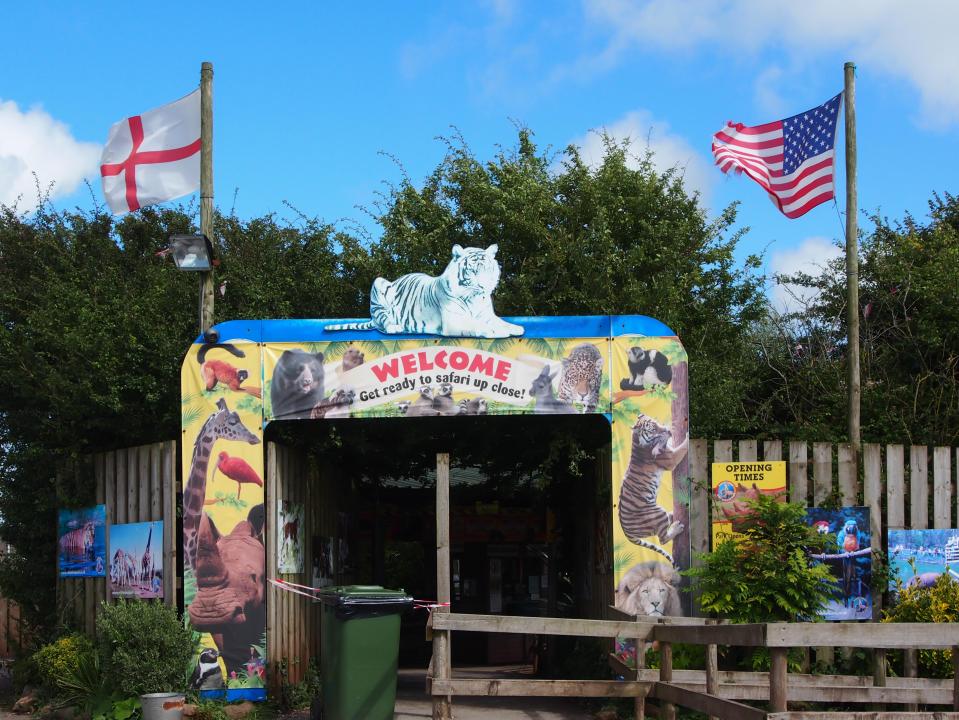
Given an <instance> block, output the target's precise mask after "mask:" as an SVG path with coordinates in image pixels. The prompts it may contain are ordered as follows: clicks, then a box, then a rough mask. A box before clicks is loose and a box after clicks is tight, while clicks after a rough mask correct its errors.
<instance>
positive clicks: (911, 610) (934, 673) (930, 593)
mask: <svg viewBox="0 0 959 720" xmlns="http://www.w3.org/2000/svg"><path fill="white" fill-rule="evenodd" d="M882 621H883V622H893V623H894V622H948V623H953V622H959V582H956V581H955V580H953V579H952V577H951V576H950V575H948V574H947V573H943V574H942V575H940V576H939V578H938V579H937V580H936V582H935V583H934V584H933V585H930V586H928V587H922V586H920V585H912V586H909V587H901V586H900V588H899V598H898V600H897V601H896V603H895V605H893V606H892V607H891V608H889V609H888V610H885V611H884V612H883V618H882ZM919 675H920V676H922V677H935V678H951V677H952V651H951V650H920V651H919Z"/></svg>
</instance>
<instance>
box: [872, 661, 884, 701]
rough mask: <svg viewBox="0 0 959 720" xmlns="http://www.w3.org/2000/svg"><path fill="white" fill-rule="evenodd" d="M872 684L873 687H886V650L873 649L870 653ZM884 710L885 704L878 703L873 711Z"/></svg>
mask: <svg viewBox="0 0 959 720" xmlns="http://www.w3.org/2000/svg"><path fill="white" fill-rule="evenodd" d="M872 684H873V686H874V687H886V649H885V648H875V649H874V650H873V651H872ZM885 709H886V705H885V703H878V704H877V705H876V706H875V707H874V708H873V710H877V711H882V710H885Z"/></svg>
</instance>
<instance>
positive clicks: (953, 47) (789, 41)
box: [584, 0, 959, 126]
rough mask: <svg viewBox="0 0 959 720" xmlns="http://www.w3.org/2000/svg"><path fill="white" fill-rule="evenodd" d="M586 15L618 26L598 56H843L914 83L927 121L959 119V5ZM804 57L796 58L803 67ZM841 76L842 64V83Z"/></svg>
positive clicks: (603, 8)
mask: <svg viewBox="0 0 959 720" xmlns="http://www.w3.org/2000/svg"><path fill="white" fill-rule="evenodd" d="M584 3H585V8H586V16H587V18H588V19H589V20H591V21H593V22H595V23H597V24H599V25H602V26H606V27H608V28H609V29H610V30H611V31H612V37H611V39H610V40H609V44H608V46H607V48H606V49H605V50H603V51H602V53H601V55H603V56H607V57H608V55H609V54H610V53H614V54H617V55H618V54H622V53H623V52H624V51H625V50H627V49H628V48H630V47H633V46H639V47H643V48H657V49H660V50H667V51H670V52H689V51H691V50H694V49H696V48H698V47H700V46H715V47H719V48H721V49H723V50H727V51H732V52H735V53H736V54H737V55H742V54H744V53H746V54H749V53H758V52H760V51H763V50H767V49H779V48H782V49H784V50H785V51H786V53H787V54H788V55H790V56H791V57H792V58H794V59H795V60H803V59H804V60H809V59H812V58H815V57H817V56H819V55H822V54H825V53H830V54H832V53H836V52H841V53H845V54H846V57H847V58H848V59H850V60H854V61H856V62H857V63H858V64H859V66H860V68H862V69H863V70H864V71H865V72H869V73H875V72H881V73H885V74H887V75H890V76H893V77H898V78H902V79H904V80H906V81H907V82H909V83H911V84H912V85H913V86H914V87H915V88H916V90H917V91H918V93H919V105H920V113H921V117H922V119H923V121H924V122H926V123H928V124H930V125H936V126H946V125H950V124H953V123H959V43H957V42H956V41H955V29H956V28H957V27H959V3H956V2H941V0H914V1H913V2H909V3H904V2H901V1H900V0H846V2H842V3H837V2H834V0H806V2H802V3H778V2H768V1H767V0H647V1H638V2H634V1H631V0H584ZM802 64H803V63H802V62H797V63H796V70H797V72H798V71H801V67H802ZM840 82H841V75H840V74H839V71H838V69H837V72H836V85H837V86H838V85H840Z"/></svg>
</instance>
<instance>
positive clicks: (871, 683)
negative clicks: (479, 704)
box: [427, 612, 959, 720]
mask: <svg viewBox="0 0 959 720" xmlns="http://www.w3.org/2000/svg"><path fill="white" fill-rule="evenodd" d="M430 628H431V630H432V631H433V632H434V633H435V635H434V638H436V637H444V638H445V640H444V641H443V642H445V643H448V642H449V634H450V632H451V631H458V632H514V633H515V632H520V633H522V632H526V633H537V634H540V635H568V636H575V637H604V638H614V637H619V636H627V637H633V638H636V640H637V642H638V643H651V642H657V643H658V644H659V654H660V667H659V669H658V670H650V669H645V668H640V669H638V670H631V669H629V668H626V667H625V666H623V667H622V668H621V672H622V674H623V675H624V676H625V677H626V678H627V679H626V680H625V681H622V682H620V681H612V680H539V679H522V680H517V679H495V678H493V679H490V678H484V679H475V678H469V679H467V678H456V677H454V676H453V669H452V665H451V663H450V662H449V658H448V656H441V655H436V654H434V657H433V664H432V668H431V672H430V673H429V675H428V677H427V685H428V691H429V693H430V694H431V695H432V696H433V698H434V711H433V718H434V719H436V718H444V717H450V711H451V710H452V698H453V697H457V696H527V697H546V696H572V697H624V698H630V697H631V698H634V702H635V710H636V718H637V720H643V718H645V717H646V712H647V707H646V701H647V699H655V700H656V701H657V702H658V703H659V705H658V707H657V708H656V710H655V712H656V717H661V718H666V719H667V720H675V717H676V706H677V705H679V706H683V707H686V708H689V709H690V710H695V711H698V712H701V713H705V714H708V715H709V716H710V718H711V719H715V720H767V719H768V720H959V672H956V673H955V675H954V678H953V679H951V680H937V679H927V678H887V677H886V675H885V651H886V650H887V649H911V650H916V649H919V648H952V649H953V665H954V667H955V668H956V669H957V670H959V624H956V623H949V624H936V625H932V624H925V623H898V624H887V625H884V624H876V623H848V624H842V625H827V624H818V623H764V624H751V625H734V624H722V623H711V622H710V621H705V620H698V619H695V618H672V619H667V620H662V619H655V618H642V617H640V618H637V621H631V620H622V621H609V620H575V619H568V618H543V617H504V616H488V615H467V614H460V613H447V612H435V613H433V615H432V617H431V618H430ZM434 642H435V640H434ZM674 643H683V644H694V645H704V646H706V661H705V669H703V670H676V671H674V670H673V667H672V664H673V663H672V645H673V644H674ZM826 643H830V644H834V645H838V646H841V647H859V648H869V649H873V651H874V652H875V653H877V654H879V657H880V658H881V659H882V661H881V663H880V666H881V667H882V668H883V670H882V672H880V673H877V675H876V676H875V677H860V676H852V675H808V674H791V673H789V672H788V666H787V657H788V651H789V649H790V648H809V647H816V646H822V645H825V644H826ZM719 645H731V646H742V647H754V648H767V649H768V651H769V653H770V660H771V669H770V671H769V672H768V673H763V672H720V671H719V670H718V662H717V654H718V646H719ZM742 701H761V702H766V703H767V704H768V709H762V708H759V707H755V706H753V705H747V704H745V703H744V702H742ZM789 702H803V703H810V702H819V703H822V702H828V703H832V704H837V705H847V704H852V705H855V704H862V703H868V704H878V705H883V704H886V703H900V704H901V703H924V704H928V705H951V706H952V709H953V712H941V711H936V712H918V711H914V712H908V711H907V712H885V711H883V710H879V711H872V712H862V711H845V710H844V711H832V712H812V711H806V710H803V711H793V712H790V711H789V709H788V705H789Z"/></svg>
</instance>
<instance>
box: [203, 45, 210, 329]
mask: <svg viewBox="0 0 959 720" xmlns="http://www.w3.org/2000/svg"><path fill="white" fill-rule="evenodd" d="M200 232H201V233H203V234H204V235H206V236H207V237H208V238H210V241H211V242H212V241H213V63H210V62H205V63H203V64H202V65H201V66H200ZM211 260H212V258H211ZM212 326H213V271H212V270H210V271H208V272H202V273H200V334H201V335H206V333H207V332H208V331H209V330H210V328H211V327H212Z"/></svg>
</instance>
